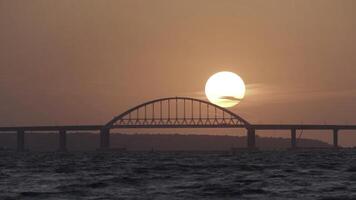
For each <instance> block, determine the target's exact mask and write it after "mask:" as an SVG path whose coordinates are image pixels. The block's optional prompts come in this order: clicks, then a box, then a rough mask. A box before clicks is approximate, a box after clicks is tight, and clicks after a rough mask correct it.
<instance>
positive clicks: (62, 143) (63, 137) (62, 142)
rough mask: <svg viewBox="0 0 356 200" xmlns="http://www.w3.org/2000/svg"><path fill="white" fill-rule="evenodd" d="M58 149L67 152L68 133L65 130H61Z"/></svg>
mask: <svg viewBox="0 0 356 200" xmlns="http://www.w3.org/2000/svg"><path fill="white" fill-rule="evenodd" d="M58 151H60V152H66V151H67V133H66V131H65V130H60V131H59V148H58Z"/></svg>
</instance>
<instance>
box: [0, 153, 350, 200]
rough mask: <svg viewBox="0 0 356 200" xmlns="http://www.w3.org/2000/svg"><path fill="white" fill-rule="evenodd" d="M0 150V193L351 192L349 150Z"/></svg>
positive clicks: (235, 195)
mask: <svg viewBox="0 0 356 200" xmlns="http://www.w3.org/2000/svg"><path fill="white" fill-rule="evenodd" d="M0 157H1V159H0V191H1V193H0V199H164V200H173V199H342V200H347V199H356V151H355V150H339V151H331V150H323V151H303V152H300V151H297V152H293V151H271V152H244V153H239V154H237V155H229V154H222V153H221V154H219V153H210V154H208V153H99V152H91V153H68V154H59V153H24V154H14V153H6V152H2V153H1V152H0Z"/></svg>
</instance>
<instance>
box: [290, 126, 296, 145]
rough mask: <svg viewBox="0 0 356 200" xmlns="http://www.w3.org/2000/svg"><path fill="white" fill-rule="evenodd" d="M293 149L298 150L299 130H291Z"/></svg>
mask: <svg viewBox="0 0 356 200" xmlns="http://www.w3.org/2000/svg"><path fill="white" fill-rule="evenodd" d="M291 147H292V149H295V148H297V130H296V129H291Z"/></svg>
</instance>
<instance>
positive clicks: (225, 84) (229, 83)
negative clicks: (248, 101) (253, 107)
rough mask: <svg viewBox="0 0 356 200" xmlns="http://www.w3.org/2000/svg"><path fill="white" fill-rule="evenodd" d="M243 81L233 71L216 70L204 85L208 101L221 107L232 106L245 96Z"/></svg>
mask: <svg viewBox="0 0 356 200" xmlns="http://www.w3.org/2000/svg"><path fill="white" fill-rule="evenodd" d="M245 91H246V89H245V83H244V81H243V80H242V79H241V77H240V76H238V75H237V74H235V73H232V72H226V71H224V72H218V73H216V74H214V75H212V76H211V77H210V78H209V79H208V81H207V82H206V85H205V94H206V96H207V97H208V99H209V101H210V102H211V103H213V104H216V105H218V106H221V107H225V108H227V107H233V106H235V105H237V104H238V103H239V102H240V101H241V100H242V99H243V98H244V96H245Z"/></svg>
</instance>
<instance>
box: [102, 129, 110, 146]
mask: <svg viewBox="0 0 356 200" xmlns="http://www.w3.org/2000/svg"><path fill="white" fill-rule="evenodd" d="M109 148H110V129H107V128H103V129H101V130H100V149H101V150H106V149H109Z"/></svg>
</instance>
